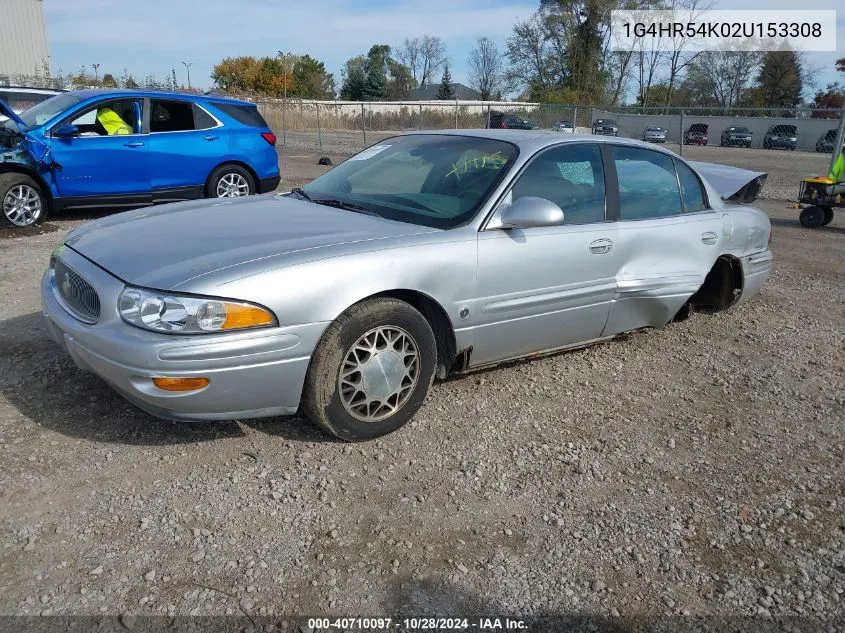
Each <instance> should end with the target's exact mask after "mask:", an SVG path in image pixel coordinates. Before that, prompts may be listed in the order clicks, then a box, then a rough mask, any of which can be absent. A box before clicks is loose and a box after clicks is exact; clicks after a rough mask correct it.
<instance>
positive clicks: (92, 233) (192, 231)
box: [65, 195, 439, 290]
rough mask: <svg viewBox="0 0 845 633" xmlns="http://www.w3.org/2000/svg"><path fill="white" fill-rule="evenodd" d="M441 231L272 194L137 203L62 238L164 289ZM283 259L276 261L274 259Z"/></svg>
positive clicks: (132, 279) (136, 280)
mask: <svg viewBox="0 0 845 633" xmlns="http://www.w3.org/2000/svg"><path fill="white" fill-rule="evenodd" d="M436 231H439V229H433V228H428V227H424V226H419V225H416V224H408V223H404V222H396V221H393V220H385V219H383V218H378V217H373V216H369V215H364V214H361V213H356V212H353V211H346V210H343V209H334V208H331V207H325V206H321V205H317V204H313V203H309V202H305V201H302V200H298V199H293V198H288V197H282V196H278V195H264V196H250V197H248V198H241V199H234V200H196V201H192V202H184V203H175V204H168V205H164V206H160V207H154V208H145V209H138V210H136V211H129V212H126V213H120V214H118V215H115V216H111V217H108V218H104V219H102V220H98V221H95V222H90V223H88V224H85V225H83V226H81V227H79V228H78V229H76V230H75V231H72V232H71V233H70V234H69V235H68V236H67V238H66V239H65V244H67V246H69V247H70V248H72V249H73V250H75V251H76V252H78V253H80V254H81V255H83V256H84V257H86V258H87V259H89V260H91V261H92V262H94V263H95V264H97V265H98V266H100V267H101V268H103V269H105V270H107V271H109V272H110V273H111V274H113V275H115V276H116V277H119V278H120V279H122V280H123V281H124V282H126V283H129V284H133V285H138V286H145V287H148V288H157V289H162V290H170V289H173V288H175V287H176V286H178V285H180V284H184V283H185V282H187V281H189V280H191V279H194V278H196V277H198V276H200V275H206V274H208V273H213V272H215V271H219V270H221V269H224V268H231V267H234V266H238V265H240V264H246V263H249V262H255V261H256V260H260V259H266V258H273V257H283V256H285V255H290V254H292V253H301V252H302V251H307V250H310V251H312V252H313V253H314V257H315V258H319V257H325V256H327V253H328V250H327V249H329V248H330V247H335V246H339V245H343V244H346V245H348V244H351V243H356V244H357V245H358V248H361V249H370V248H379V246H380V244H381V243H383V242H384V241H385V240H388V239H391V238H399V237H403V236H410V235H417V234H420V233H430V232H436ZM280 265H281V264H280Z"/></svg>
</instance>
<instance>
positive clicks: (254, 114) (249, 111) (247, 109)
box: [214, 103, 270, 127]
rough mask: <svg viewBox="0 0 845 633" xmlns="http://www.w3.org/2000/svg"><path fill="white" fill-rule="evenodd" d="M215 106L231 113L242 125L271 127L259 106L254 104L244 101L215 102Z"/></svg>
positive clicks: (226, 112) (228, 113)
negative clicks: (243, 102)
mask: <svg viewBox="0 0 845 633" xmlns="http://www.w3.org/2000/svg"><path fill="white" fill-rule="evenodd" d="M214 107H215V108H217V109H218V110H220V111H221V112H223V113H224V114H227V115H229V116H230V117H232V118H233V119H235V121H237V122H238V123H240V124H242V125H248V126H249V127H270V126H269V125H267V121H265V120H264V117H263V116H261V113H260V112H259V111H258V108H257V107H256V106H254V105H245V104H242V103H215V104H214Z"/></svg>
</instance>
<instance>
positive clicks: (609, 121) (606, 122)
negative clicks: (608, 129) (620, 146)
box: [599, 119, 616, 125]
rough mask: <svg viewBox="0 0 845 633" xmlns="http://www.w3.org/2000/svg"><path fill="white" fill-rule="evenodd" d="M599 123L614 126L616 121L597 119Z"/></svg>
mask: <svg viewBox="0 0 845 633" xmlns="http://www.w3.org/2000/svg"><path fill="white" fill-rule="evenodd" d="M599 123H600V124H601V125H616V121H614V120H613V119H599Z"/></svg>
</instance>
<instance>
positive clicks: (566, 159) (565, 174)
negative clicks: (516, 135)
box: [511, 144, 605, 224]
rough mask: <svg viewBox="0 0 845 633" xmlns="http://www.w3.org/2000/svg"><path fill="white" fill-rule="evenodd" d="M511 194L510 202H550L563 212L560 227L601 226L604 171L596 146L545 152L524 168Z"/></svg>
mask: <svg viewBox="0 0 845 633" xmlns="http://www.w3.org/2000/svg"><path fill="white" fill-rule="evenodd" d="M511 193H512V195H513V200H518V199H519V198H522V197H524V196H535V197H538V198H545V199H546V200H551V201H552V202H554V203H555V204H556V205H558V206H559V207H560V208H561V209H563V223H564V224H589V223H591V222H603V221H604V210H605V197H604V170H603V168H602V162H601V152H600V151H599V146H598V145H595V144H589V145H565V146H563V147H555V148H553V149H549V150H546V151H545V152H543V153H542V154H540V155H539V156H537V157H536V158H535V159H534V160H532V161H531V163H530V164H529V165H528V167H526V169H525V171H524V172H523V173H522V175H521V176H520V177H519V179H518V180H517V181H516V183H515V184H514V186H513V189H512V190H511Z"/></svg>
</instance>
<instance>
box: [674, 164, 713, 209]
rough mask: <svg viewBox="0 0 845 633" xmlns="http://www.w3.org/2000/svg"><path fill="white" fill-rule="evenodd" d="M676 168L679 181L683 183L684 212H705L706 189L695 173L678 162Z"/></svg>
mask: <svg viewBox="0 0 845 633" xmlns="http://www.w3.org/2000/svg"><path fill="white" fill-rule="evenodd" d="M675 168H676V169H677V170H678V180H679V181H680V183H681V199H682V200H683V203H684V211H703V210H704V209H706V208H707V203H706V202H705V197H704V188H703V187H702V186H701V181H700V180H699V179H698V176H696V175H695V172H693V170H692V169H690V168H689V167H688V166H687V165H685V164H684V163H682V162H680V161H677V160H676V161H675Z"/></svg>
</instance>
